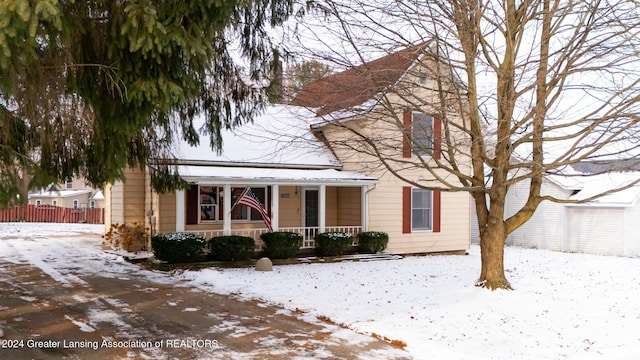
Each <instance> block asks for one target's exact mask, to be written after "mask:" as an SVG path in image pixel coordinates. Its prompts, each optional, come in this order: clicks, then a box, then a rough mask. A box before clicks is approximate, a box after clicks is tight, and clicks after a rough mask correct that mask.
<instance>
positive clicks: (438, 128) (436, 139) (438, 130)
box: [433, 116, 442, 159]
mask: <svg viewBox="0 0 640 360" xmlns="http://www.w3.org/2000/svg"><path fill="white" fill-rule="evenodd" d="M441 156H442V120H441V119H440V118H439V117H436V116H434V117H433V157H434V158H435V159H440V157H441Z"/></svg>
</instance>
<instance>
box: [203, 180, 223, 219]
mask: <svg viewBox="0 0 640 360" xmlns="http://www.w3.org/2000/svg"><path fill="white" fill-rule="evenodd" d="M221 191H222V188H219V187H217V186H200V196H199V201H200V204H199V206H200V220H201V221H216V220H222V214H221V213H220V212H221V210H219V209H222V206H221V205H222V203H221V200H222V196H221V194H220V193H221Z"/></svg>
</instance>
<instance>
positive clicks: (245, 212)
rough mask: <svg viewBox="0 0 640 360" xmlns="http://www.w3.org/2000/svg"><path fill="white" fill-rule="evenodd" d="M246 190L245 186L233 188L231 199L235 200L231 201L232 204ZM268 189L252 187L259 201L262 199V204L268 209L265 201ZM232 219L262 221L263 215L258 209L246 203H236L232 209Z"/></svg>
mask: <svg viewBox="0 0 640 360" xmlns="http://www.w3.org/2000/svg"><path fill="white" fill-rule="evenodd" d="M244 190H245V188H231V200H232V201H233V202H232V203H231V204H232V206H233V204H235V203H236V201H237V200H238V197H239V196H240V195H242V193H243V192H244ZM266 190H267V189H266V188H254V187H252V188H251V191H253V193H254V194H255V195H256V197H257V198H258V201H260V204H262V206H263V207H264V208H265V209H268V208H267V204H266V202H265V198H266V196H265V195H266V193H267V191H266ZM231 220H247V221H262V216H260V213H259V212H258V210H255V209H252V208H250V207H248V206H245V205H236V206H235V207H234V208H233V209H232V210H231Z"/></svg>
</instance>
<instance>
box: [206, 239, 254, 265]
mask: <svg viewBox="0 0 640 360" xmlns="http://www.w3.org/2000/svg"><path fill="white" fill-rule="evenodd" d="M255 248H256V242H255V240H253V238H250V237H247V236H238V235H228V236H214V237H212V238H211V239H209V249H210V250H211V254H212V256H213V258H214V259H215V260H219V261H238V260H249V259H251V256H252V255H253V251H254V250H255Z"/></svg>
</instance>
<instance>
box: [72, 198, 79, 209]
mask: <svg viewBox="0 0 640 360" xmlns="http://www.w3.org/2000/svg"><path fill="white" fill-rule="evenodd" d="M78 203H79V202H78V200H73V208H74V209H77V208H78Z"/></svg>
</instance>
